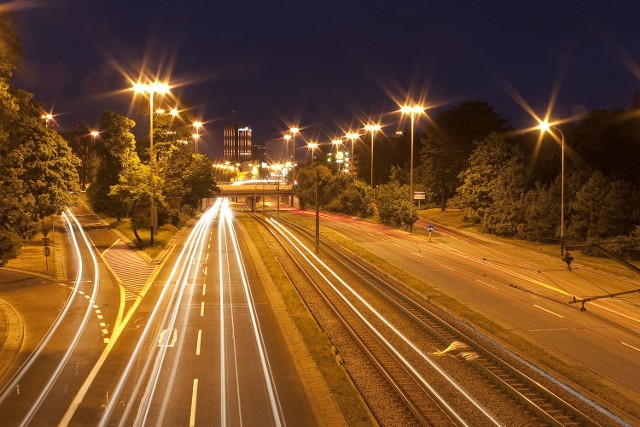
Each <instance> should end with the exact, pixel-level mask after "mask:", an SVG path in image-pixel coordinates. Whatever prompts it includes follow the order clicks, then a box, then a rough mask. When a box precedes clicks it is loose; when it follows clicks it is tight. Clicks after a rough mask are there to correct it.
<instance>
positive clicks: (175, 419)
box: [63, 206, 316, 425]
mask: <svg viewBox="0 0 640 427" xmlns="http://www.w3.org/2000/svg"><path fill="white" fill-rule="evenodd" d="M214 209H217V211H216V213H215V214H213V215H211V217H210V218H207V215H203V218H202V219H201V220H200V222H199V224H197V225H196V226H194V227H193V229H191V230H189V233H183V235H182V236H181V238H180V239H179V240H178V241H177V243H176V248H175V250H174V252H173V253H172V254H171V256H169V258H168V259H167V262H166V264H165V265H164V268H163V269H162V270H161V271H160V272H159V274H158V276H157V277H156V280H155V281H154V284H153V286H152V287H150V288H149V290H148V292H147V293H146V294H144V295H143V298H142V299H141V301H140V303H139V305H137V306H135V305H134V306H133V311H132V312H131V313H130V316H125V321H124V323H123V329H122V331H121V334H120V335H119V337H118V339H117V341H116V342H115V344H114V345H113V346H112V348H110V349H109V350H108V354H107V357H106V359H105V360H104V362H103V363H102V364H101V365H100V369H99V371H98V372H97V373H96V375H95V378H94V379H92V381H91V383H90V384H89V385H88V389H87V392H86V395H84V396H83V397H82V398H81V399H80V400H79V401H78V402H76V403H77V404H78V406H77V409H76V410H74V411H73V413H72V414H70V418H69V419H68V420H66V421H65V423H63V424H66V423H67V422H68V423H69V424H70V425H86V424H96V423H99V424H100V425H113V424H118V423H124V424H132V423H137V422H144V423H149V424H157V425H212V424H213V425H226V424H229V425H245V424H247V425H282V424H291V425H315V423H316V421H315V418H314V414H313V411H312V409H311V405H310V403H309V402H308V399H307V394H306V393H305V390H304V388H303V386H302V384H301V382H300V379H299V377H298V374H297V372H296V368H295V366H294V365H293V362H292V359H291V356H290V355H289V353H288V349H287V347H286V344H285V342H284V339H283V337H282V333H281V332H280V328H279V325H278V324H277V322H276V321H275V317H274V314H273V312H272V309H271V307H270V305H269V302H268V299H267V297H266V295H265V293H264V290H263V289H262V283H261V281H260V279H259V277H258V275H257V274H256V273H255V271H254V269H253V266H252V262H251V260H250V259H248V258H247V256H246V255H245V253H244V251H242V249H241V247H242V245H243V244H244V243H243V238H242V237H241V236H238V235H237V232H236V231H235V228H233V227H231V225H230V224H232V222H231V221H232V220H231V218H232V216H231V215H230V214H229V213H228V211H227V208H226V207H222V206H218V207H217V208H214ZM97 420H100V421H99V422H98V421H97Z"/></svg>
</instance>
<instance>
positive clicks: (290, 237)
mask: <svg viewBox="0 0 640 427" xmlns="http://www.w3.org/2000/svg"><path fill="white" fill-rule="evenodd" d="M267 221H269V222H270V223H271V224H272V225H273V226H274V228H276V229H277V230H278V231H279V232H280V234H281V235H282V236H283V237H284V238H285V239H287V241H288V242H289V243H290V244H291V246H292V247H293V248H294V249H295V250H296V251H297V252H298V253H299V254H300V255H301V256H302V257H303V258H304V259H305V260H306V261H307V263H308V264H309V265H310V266H311V267H312V268H313V269H314V270H315V271H316V273H317V274H318V275H320V276H321V277H322V278H323V280H324V281H325V282H326V283H327V284H328V285H329V286H330V287H331V288H332V289H333V290H334V292H335V293H336V295H338V296H339V297H340V299H341V300H342V301H343V302H344V303H345V304H347V305H348V306H349V307H350V308H351V310H352V311H353V312H354V313H355V314H356V316H357V317H358V318H360V320H361V321H362V322H363V323H365V324H366V325H367V326H368V327H369V329H370V330H371V332H373V333H374V334H375V335H376V336H377V337H378V338H379V339H380V340H381V341H383V342H384V343H385V345H386V346H387V347H388V348H389V350H390V351H392V352H393V353H394V354H395V355H396V356H397V357H398V358H399V359H400V360H401V361H402V363H404V364H405V366H406V367H407V369H409V370H410V371H411V372H412V373H413V374H414V375H415V376H416V378H418V379H419V380H420V382H422V384H423V385H424V386H425V387H426V388H427V389H428V390H429V391H430V392H431V393H432V394H433V395H434V397H435V398H436V399H437V400H438V401H439V402H440V403H441V404H442V405H443V406H444V407H446V408H447V410H448V411H449V412H450V413H451V415H452V416H454V417H455V418H456V419H457V420H458V421H459V422H460V423H462V424H463V425H469V424H468V423H467V422H466V421H465V420H464V419H462V418H461V416H460V415H459V414H458V413H457V412H456V411H455V410H454V409H453V408H452V407H451V405H450V404H449V403H448V402H447V401H446V400H445V399H444V398H443V397H442V396H441V395H440V394H439V393H438V392H437V391H436V390H435V389H434V388H433V387H432V386H431V384H429V383H428V381H427V380H426V379H425V378H424V377H423V376H422V375H421V374H420V373H419V372H418V371H417V369H416V368H415V367H414V366H413V365H412V364H411V363H410V362H409V361H408V360H407V359H406V358H405V357H404V355H402V353H401V352H400V351H399V350H397V349H396V348H395V347H394V346H393V344H391V343H390V342H389V341H388V339H387V338H386V337H385V336H384V335H383V334H382V332H380V331H379V330H378V329H377V328H376V327H375V326H374V325H373V324H372V323H371V322H370V321H369V320H368V319H367V318H366V316H365V315H364V314H363V313H362V312H361V311H360V310H359V309H358V308H357V307H355V306H354V305H353V303H352V302H351V301H350V300H349V298H347V296H346V295H344V293H343V292H342V291H341V290H340V289H338V287H337V286H336V285H335V284H334V283H333V282H332V281H331V280H330V278H329V277H327V276H326V275H325V274H324V273H323V272H322V271H321V270H320V268H319V267H318V266H317V265H316V264H319V265H321V266H322V267H323V268H324V269H325V270H326V271H328V272H329V274H330V275H331V276H333V277H334V278H335V279H336V280H337V281H338V282H339V283H340V284H341V285H342V286H343V287H344V288H345V289H347V290H348V291H349V292H350V293H351V294H352V295H353V296H354V297H355V298H356V299H357V300H359V301H360V302H361V303H362V304H363V305H364V306H365V307H366V308H367V309H368V310H369V311H370V312H371V313H373V314H374V316H375V317H377V318H378V319H379V320H380V321H382V322H383V323H384V324H385V325H386V326H387V327H388V328H389V329H390V330H391V331H392V332H393V333H394V334H395V335H396V336H398V337H399V338H400V339H401V340H402V341H404V342H405V343H406V344H407V345H409V346H410V347H411V348H412V349H413V350H414V351H415V352H416V353H417V354H418V355H419V356H420V357H421V358H422V359H423V360H425V361H426V362H427V363H428V364H429V365H430V366H431V367H432V368H434V369H435V370H436V371H437V372H438V373H439V374H440V375H441V376H442V377H443V378H444V379H446V380H447V381H448V382H449V384H451V385H452V386H453V387H454V388H455V389H456V390H458V392H459V393H460V394H462V395H463V396H464V397H465V398H466V399H467V400H468V401H469V402H470V403H471V404H472V405H473V406H475V407H476V408H477V409H478V410H479V411H480V412H481V413H482V414H484V415H485V416H486V417H487V419H488V420H490V421H491V422H492V423H493V424H494V425H497V426H501V425H502V423H501V422H500V421H499V420H498V419H496V418H495V417H494V416H493V415H492V414H491V413H490V412H489V411H488V410H487V409H486V408H484V407H483V406H482V405H481V404H480V403H479V402H478V401H477V400H476V399H475V398H474V397H473V396H471V395H470V394H469V393H468V392H467V391H466V390H465V389H464V388H462V387H461V386H460V385H459V384H458V383H457V381H456V380H455V379H454V378H452V377H451V376H450V375H449V374H447V373H446V372H445V371H444V370H442V368H440V366H438V365H437V364H436V363H435V362H434V361H433V360H432V359H431V358H430V357H429V356H428V355H427V354H426V353H424V352H423V351H422V350H421V349H420V348H419V347H418V346H417V345H416V344H415V343H414V342H413V341H411V340H410V339H409V338H407V337H406V336H405V335H404V334H403V333H402V332H401V331H400V330H399V329H398V328H397V327H396V326H395V325H393V324H392V323H391V322H389V321H388V320H387V319H386V318H385V317H384V316H382V314H380V312H379V311H378V310H376V309H375V308H374V307H373V306H372V305H371V304H370V303H369V302H368V301H366V300H365V299H364V298H363V297H362V296H361V295H360V294H359V293H358V292H356V291H355V290H354V289H353V288H352V287H351V286H349V285H348V284H347V283H346V282H345V281H344V280H343V279H342V278H341V277H340V276H338V274H337V273H335V272H334V271H333V270H332V269H331V268H330V267H329V266H328V265H326V264H325V263H324V262H323V261H322V260H321V259H320V258H318V256H317V255H316V254H314V253H313V252H312V251H311V250H310V249H309V248H307V247H306V245H304V244H303V243H302V242H301V241H300V240H299V239H298V238H297V237H296V236H295V235H293V233H292V232H291V231H289V230H288V229H287V228H285V227H284V226H283V225H282V224H280V223H279V222H278V221H276V220H274V219H272V218H267ZM294 242H295V243H294ZM304 252H307V253H308V254H309V255H310V257H311V259H310V258H309V257H308V256H307V255H305V253H304ZM312 259H313V260H314V261H315V263H314V262H313V261H312Z"/></svg>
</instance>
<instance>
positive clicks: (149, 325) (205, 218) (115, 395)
mask: <svg viewBox="0 0 640 427" xmlns="http://www.w3.org/2000/svg"><path fill="white" fill-rule="evenodd" d="M219 206H220V204H219V203H218V202H216V204H214V205H213V207H211V208H210V209H209V210H208V211H207V212H205V213H204V214H203V215H202V217H201V218H200V220H199V221H198V223H196V226H195V227H194V229H193V231H192V232H191V234H190V235H189V237H188V238H187V241H186V243H185V245H184V247H183V248H182V251H181V252H180V254H179V255H178V257H177V260H176V263H175V264H174V266H173V268H172V270H171V273H170V274H169V277H168V278H167V282H166V285H165V286H163V288H162V291H161V293H160V296H159V298H158V301H157V303H156V305H155V307H154V309H153V311H152V312H151V314H150V315H149V318H148V319H147V322H146V325H145V327H144V329H143V331H142V333H141V335H140V338H139V339H138V343H137V344H136V347H135V348H134V350H133V352H132V354H131V357H130V359H129V362H128V363H127V365H126V367H125V369H124V371H123V373H122V374H121V376H120V379H119V380H118V383H117V385H116V387H115V389H114V391H113V392H112V393H111V396H112V397H111V399H110V401H109V403H108V404H107V406H106V408H105V411H104V413H103V414H102V417H101V418H100V421H99V423H98V425H99V426H101V427H103V426H106V425H107V423H108V422H109V419H110V418H111V415H112V414H113V411H114V409H115V407H116V405H117V404H118V402H119V401H120V395H121V394H122V391H123V389H124V387H125V384H126V382H127V380H128V378H129V376H130V375H131V372H132V371H133V369H134V367H135V366H136V365H137V364H136V360H137V358H138V356H139V354H140V352H141V350H142V348H143V347H144V343H145V341H146V339H147V337H148V335H149V334H150V333H151V331H152V330H153V327H154V326H155V325H154V323H155V317H156V316H157V315H158V313H159V312H160V307H161V306H162V302H163V301H164V299H165V298H166V297H167V293H168V290H169V289H170V288H171V287H170V286H168V284H169V283H171V282H172V281H173V280H174V277H175V276H176V273H177V271H178V269H179V267H180V266H181V265H182V262H183V259H184V258H185V256H186V254H187V252H189V248H192V247H193V244H194V240H195V239H196V236H197V235H198V232H199V231H200V229H201V227H203V226H205V225H206V226H208V225H209V224H210V222H211V220H212V217H213V216H214V215H215V213H216V212H217V210H218V208H219ZM176 288H177V287H174V292H175V290H176ZM130 400H131V399H130ZM127 408H128V409H129V408H130V407H127ZM124 418H126V417H123V421H124Z"/></svg>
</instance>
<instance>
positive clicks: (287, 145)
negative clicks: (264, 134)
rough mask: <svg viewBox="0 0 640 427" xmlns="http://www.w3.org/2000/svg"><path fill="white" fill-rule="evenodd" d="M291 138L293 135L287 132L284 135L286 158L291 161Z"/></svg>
mask: <svg viewBox="0 0 640 427" xmlns="http://www.w3.org/2000/svg"><path fill="white" fill-rule="evenodd" d="M290 140H291V135H289V134H286V135H285V136H284V151H285V154H284V158H285V160H287V161H291V160H292V158H291V157H292V156H290V155H289V141H290Z"/></svg>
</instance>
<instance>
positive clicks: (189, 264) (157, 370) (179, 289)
mask: <svg viewBox="0 0 640 427" xmlns="http://www.w3.org/2000/svg"><path fill="white" fill-rule="evenodd" d="M218 206H219V205H218ZM217 212H218V211H217V209H216V210H214V211H213V213H217ZM213 213H212V212H209V211H208V212H206V213H205V214H204V215H203V218H204V219H205V221H204V222H202V223H200V222H198V224H199V226H198V232H197V237H196V239H195V241H194V242H193V244H192V245H191V250H190V251H189V256H188V257H187V261H186V262H184V263H183V264H182V270H181V272H180V275H179V278H178V280H176V284H177V286H176V288H175V290H174V292H173V294H172V295H171V299H170V302H169V304H168V306H167V310H166V311H165V316H164V317H163V320H162V325H165V327H168V328H170V329H174V330H175V323H176V319H177V317H178V314H179V312H180V309H181V307H182V299H183V297H184V293H185V288H187V286H188V285H191V284H192V283H191V282H190V281H189V280H190V279H191V278H193V279H195V278H196V273H197V272H198V271H199V267H200V265H201V264H202V260H203V252H204V247H205V243H206V240H207V237H208V236H209V231H210V225H211V222H212V221H213V218H214V215H213ZM205 258H206V256H205ZM188 290H189V296H188V297H187V300H188V301H191V300H192V298H193V291H194V287H193V286H188ZM187 317H188V311H184V318H185V321H184V325H185V328H186V326H187V323H188V322H187ZM184 338H185V334H184V333H183V334H181V335H180V338H179V340H178V345H177V346H176V347H175V348H174V352H175V357H174V362H173V365H172V368H171V370H170V371H169V379H168V383H167V384H166V386H165V387H164V389H163V393H164V396H163V399H162V404H161V410H160V413H159V414H157V418H158V420H159V421H158V422H159V423H160V424H162V421H163V419H164V414H165V412H166V410H167V407H168V406H169V403H170V401H171V400H172V399H171V397H172V393H171V391H172V390H173V384H174V381H175V378H176V375H177V372H178V363H179V361H180V360H181V354H182V349H183V346H184ZM166 353H167V349H166V348H159V349H158V352H157V355H156V357H155V362H154V364H153V369H152V370H151V374H150V376H149V379H148V380H147V383H146V389H145V393H144V395H143V398H142V401H141V403H140V407H139V409H138V416H137V418H136V420H135V425H145V424H146V420H147V417H148V416H149V413H150V412H149V411H150V409H151V404H152V402H153V398H154V396H155V392H156V390H157V385H158V381H159V379H160V374H161V372H162V369H163V367H164V360H165V357H166ZM149 360H150V358H149V359H148V360H147V363H145V371H146V368H147V366H149ZM143 377H144V376H142V377H141V379H142V378H143ZM139 382H140V381H139Z"/></svg>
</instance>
